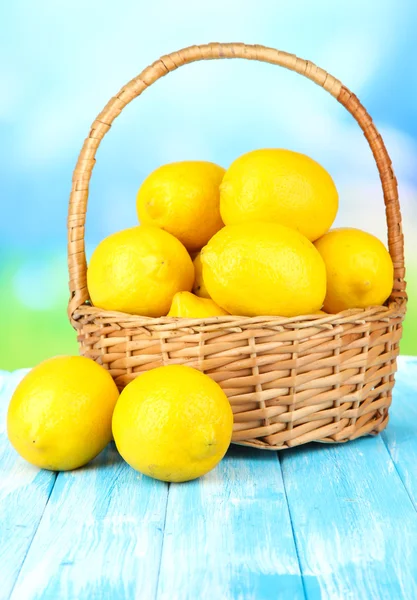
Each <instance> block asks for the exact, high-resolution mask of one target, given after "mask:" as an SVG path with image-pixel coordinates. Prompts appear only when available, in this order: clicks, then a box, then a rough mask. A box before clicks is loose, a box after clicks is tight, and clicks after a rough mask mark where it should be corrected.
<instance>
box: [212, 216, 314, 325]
mask: <svg viewBox="0 0 417 600" xmlns="http://www.w3.org/2000/svg"><path fill="white" fill-rule="evenodd" d="M201 260H202V263H203V275H204V281H205V284H206V286H207V289H208V291H209V294H210V296H211V297H212V298H213V300H214V301H215V302H216V303H217V304H218V305H219V306H221V307H222V308H224V309H225V310H227V311H228V312H229V313H230V314H233V315H247V316H257V315H277V316H283V317H293V316H296V315H304V314H311V313H314V312H316V311H317V310H320V308H321V307H322V304H323V300H324V296H325V293H326V270H325V267H324V263H323V260H322V258H321V256H320V254H319V253H318V251H317V250H316V248H315V247H314V245H313V244H312V243H311V242H310V241H309V240H308V239H307V238H306V237H304V236H303V235H301V233H299V232H298V231H296V230H295V229H290V228H289V227H285V226H284V225H278V223H242V224H240V225H227V226H226V227H224V228H223V229H221V230H220V231H219V232H218V233H216V235H215V236H214V237H213V238H212V239H211V240H210V242H209V243H208V244H207V246H205V248H203V250H202V252H201Z"/></svg>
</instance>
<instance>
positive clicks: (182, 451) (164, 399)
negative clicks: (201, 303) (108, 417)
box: [113, 365, 233, 482]
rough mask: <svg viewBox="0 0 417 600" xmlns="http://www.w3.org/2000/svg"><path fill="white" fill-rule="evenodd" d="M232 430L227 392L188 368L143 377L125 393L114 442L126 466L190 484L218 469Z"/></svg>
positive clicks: (165, 369) (117, 410) (115, 420)
mask: <svg viewBox="0 0 417 600" xmlns="http://www.w3.org/2000/svg"><path fill="white" fill-rule="evenodd" d="M232 429H233V413H232V409H231V407H230V404H229V401H228V399H227V397H226V394H225V393H224V392H223V390H222V389H221V387H220V386H219V385H218V384H217V383H215V382H214V381H213V380H212V379H210V377H208V376H207V375H204V374H203V373H201V372H200V371H197V370H196V369H192V368H191V367H186V366H184V365H169V366H166V367H158V368H156V369H152V370H151V371H148V372H146V373H144V374H143V375H139V377H137V378H136V379H134V380H133V381H132V382H131V383H129V384H128V385H127V386H126V387H125V389H124V390H123V392H122V393H121V394H120V398H119V401H118V402H117V405H116V408H115V411H114V415H113V436H114V440H115V442H116V446H117V449H118V450H119V452H120V454H121V455H122V456H123V458H124V459H125V460H126V462H127V463H129V465H130V466H132V467H133V468H134V469H136V470H138V471H140V472H141V473H144V474H145V475H148V476H149V477H154V478H155V479H161V480H163V481H173V482H179V481H189V480H191V479H195V478H197V477H200V476H201V475H204V474H205V473H207V472H208V471H210V470H211V469H213V468H214V467H215V466H216V465H217V463H218V462H219V461H220V460H221V459H222V458H223V456H224V455H225V453H226V450H227V449H228V447H229V444H230V440H231V437H232Z"/></svg>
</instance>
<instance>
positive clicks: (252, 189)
mask: <svg viewBox="0 0 417 600" xmlns="http://www.w3.org/2000/svg"><path fill="white" fill-rule="evenodd" d="M337 208H338V193H337V190H336V186H335V184H334V182H333V179H332V178H331V176H330V175H329V173H328V172H327V171H326V170H325V169H324V168H323V167H322V166H321V165H319V164H318V163H317V162H316V161H314V160H313V159H312V158H309V157H308V156H306V155H305V154H300V153H298V152H292V151H291V150H282V149H265V150H254V151H252V152H248V153H247V154H243V155H242V156H240V157H239V158H238V159H236V160H235V161H234V162H233V163H232V164H231V166H230V167H229V169H228V170H227V171H226V174H225V176H224V178H223V181H222V184H221V186H220V212H221V216H222V218H223V221H224V223H225V224H226V225H233V224H237V223H244V222H253V221H266V222H268V223H271V222H272V223H280V224H282V225H287V226H288V227H293V228H294V229H297V230H298V231H300V232H301V233H302V234H303V235H305V236H306V237H307V238H308V239H309V240H311V241H314V240H316V239H317V238H319V237H320V236H322V235H323V234H324V233H326V231H328V230H329V229H330V227H331V225H332V223H333V221H334V219H335V217H336V213H337Z"/></svg>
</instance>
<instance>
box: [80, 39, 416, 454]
mask: <svg viewBox="0 0 417 600" xmlns="http://www.w3.org/2000/svg"><path fill="white" fill-rule="evenodd" d="M215 58H216V59H217V58H246V59H251V60H259V61H264V62H269V63H273V64H276V65H280V66H282V67H286V68H287V69H291V70H293V71H296V72H297V73H300V74H302V75H305V76H306V77H308V78H309V79H312V80H313V81H314V82H315V83H317V84H318V85H321V86H322V87H323V88H324V89H326V90H327V91H328V92H329V93H330V94H332V95H333V96H334V97H335V98H337V100H338V101H339V102H340V103H341V104H343V106H344V107H345V108H346V109H347V110H348V111H349V112H350V113H351V114H352V115H353V117H354V118H355V119H356V120H357V122H358V124H359V126H360V127H361V129H362V130H363V132H364V134H365V137H366V139H367V140H368V143H369V145H370V147H371V150H372V152H373V155H374V158H375V161H376V164H377V167H378V170H379V174H380V178H381V183H382V188H383V192H384V200H385V209H386V216H387V225H388V245H389V251H390V254H391V257H392V259H393V262H394V282H393V291H392V295H391V297H390V299H389V301H388V302H387V305H386V306H373V307H370V308H367V309H365V310H350V311H345V312H342V313H339V314H337V315H328V316H321V315H315V316H312V315H311V316H302V317H294V318H281V317H267V316H265V317H254V318H252V317H251V318H249V317H248V318H246V317H234V316H227V317H213V318H210V319H173V318H168V317H162V318H158V319H152V318H148V317H139V316H134V315H129V314H123V313H117V312H107V311H104V310H101V309H99V308H95V307H93V306H91V302H90V301H89V295H88V289H87V283H86V272H87V265H86V257H85V250H84V225H85V216H86V209H87V199H88V187H89V181H90V177H91V172H92V169H93V166H94V163H95V154H96V151H97V148H98V146H99V144H100V142H101V140H102V138H103V137H104V135H105V134H106V133H107V131H108V130H109V129H110V126H111V124H112V122H113V121H114V119H115V118H116V117H117V116H118V115H119V114H120V112H121V111H122V110H123V108H124V107H125V106H126V105H127V104H128V103H129V102H130V101H131V100H133V99H134V98H136V97H137V96H139V95H140V94H141V93H142V92H143V91H144V90H145V89H146V88H148V86H150V85H151V84H152V83H154V82H155V81H157V80H158V79H159V78H160V77H162V76H163V75H166V74H167V73H169V72H170V71H173V70H174V69H177V68H178V67H180V66H181V65H185V64H187V63H191V62H195V61H198V60H207V59H215ZM68 266H69V275H70V292H71V299H70V302H69V317H70V320H71V323H72V324H73V326H74V328H75V329H76V330H77V333H78V342H79V345H80V352H81V353H82V354H84V355H85V356H89V357H91V358H93V359H94V360H96V361H97V362H99V363H100V364H102V365H104V367H106V368H107V369H108V370H109V371H110V373H111V375H112V376H113V377H114V379H115V381H116V383H117V385H118V386H119V388H120V389H121V388H123V387H124V386H125V385H126V384H127V383H128V382H129V381H131V380H132V379H134V378H135V377H136V376H137V375H139V374H140V373H141V372H143V371H146V370H148V369H152V368H154V367H158V366H160V365H167V364H185V365H189V366H192V367H195V368H197V369H200V370H201V371H204V372H205V373H207V374H208V375H210V376H211V377H212V378H213V379H214V380H215V381H217V382H218V383H219V384H220V385H221V386H222V388H223V389H224V391H225V392H226V394H227V396H228V397H229V400H230V404H231V406H232V409H233V412H234V421H235V422H234V433H233V441H234V442H236V443H239V444H244V445H248V446H255V447H257V448H265V449H280V448H288V447H292V446H297V445H299V444H304V443H306V442H311V441H317V442H345V441H347V440H351V439H354V438H357V437H359V436H363V435H366V434H376V433H378V432H380V431H381V430H383V429H384V428H385V426H386V425H387V422H388V408H389V406H390V404H391V398H392V388H393V386H394V374H395V371H396V357H397V355H398V351H399V341H400V338H401V331H402V325H401V324H402V321H403V319H404V316H405V310H406V302H407V296H406V293H405V282H404V242H403V235H402V230H401V214H400V207H399V202H398V191H397V182H396V179H395V176H394V173H393V170H392V168H391V161H390V158H389V156H388V154H387V151H386V149H385V146H384V143H383V141H382V139H381V136H380V135H379V133H378V131H377V129H376V128H375V125H374V124H373V123H372V120H371V118H370V116H369V115H368V113H367V112H366V110H365V109H364V107H363V106H362V105H361V103H360V102H359V100H358V99H357V97H356V96H355V95H354V94H352V93H351V92H350V91H349V90H348V89H347V88H346V87H344V86H343V85H342V84H341V83H340V81H338V80H337V79H335V78H334V77H332V76H331V75H329V74H328V73H326V72H325V71H323V70H322V69H320V68H319V67H317V66H316V65H314V64H313V63H311V62H309V61H306V60H302V59H300V58H297V57H296V56H293V55H291V54H287V53H285V52H280V51H278V50H274V49H273V48H265V47H263V46H251V45H245V44H239V43H230V44H217V43H213V44H207V45H203V46H192V47H190V48H185V49H184V50H180V51H178V52H174V53H172V54H170V55H168V56H163V57H162V58H160V59H159V60H158V61H156V62H155V63H154V64H152V65H151V66H149V67H148V68H146V69H145V70H144V71H143V72H142V73H141V74H140V75H139V76H138V77H136V78H135V79H132V81H130V82H129V83H128V84H127V85H126V86H125V87H123V88H122V89H121V90H120V92H119V93H118V94H117V96H115V97H114V98H112V99H111V100H110V102H109V103H108V104H107V105H106V107H105V108H104V110H103V111H102V112H101V113H100V114H99V115H98V117H97V119H96V120H95V121H94V123H93V125H92V127H91V131H90V133H89V136H88V138H87V139H86V140H85V142H84V145H83V147H82V150H81V153H80V156H79V158H78V162H77V165H76V168H75V170H74V175H73V184H72V191H71V197H70V204H69V215H68Z"/></svg>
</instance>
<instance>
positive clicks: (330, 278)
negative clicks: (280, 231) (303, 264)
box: [315, 228, 394, 313]
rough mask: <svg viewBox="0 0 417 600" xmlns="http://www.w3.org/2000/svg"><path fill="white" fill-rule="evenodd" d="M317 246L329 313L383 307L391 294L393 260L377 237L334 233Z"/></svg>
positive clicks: (353, 232) (342, 231) (344, 230)
mask: <svg viewBox="0 0 417 600" xmlns="http://www.w3.org/2000/svg"><path fill="white" fill-rule="evenodd" d="M315 246H316V248H317V250H318V251H319V252H320V254H321V256H322V258H323V260H324V263H325V265H326V271H327V294H326V298H325V300H324V310H325V311H326V312H329V313H337V312H340V311H342V310H346V309H348V308H366V307H367V306H374V305H381V304H383V303H384V302H385V300H386V299H387V298H388V297H389V295H390V294H391V291H392V286H393V280H394V267H393V264H392V260H391V256H390V255H389V253H388V251H387V249H386V248H385V246H384V244H383V243H382V242H381V241H380V240H379V239H378V238H376V237H375V236H374V235H371V234H370V233H366V232H365V231H361V230H360V229H350V228H340V229H333V230H332V231H329V233H326V235H324V236H323V237H322V238H320V239H319V240H317V242H316V243H315Z"/></svg>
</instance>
